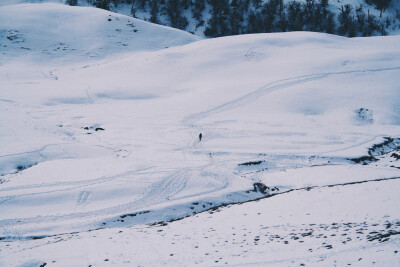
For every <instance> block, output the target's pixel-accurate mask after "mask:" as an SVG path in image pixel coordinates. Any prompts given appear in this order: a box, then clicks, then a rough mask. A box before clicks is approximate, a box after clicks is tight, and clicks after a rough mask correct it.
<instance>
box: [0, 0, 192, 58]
mask: <svg viewBox="0 0 400 267" xmlns="http://www.w3.org/2000/svg"><path fill="white" fill-rule="evenodd" d="M15 14H18V15H17V16H16V15H15ZM0 27H1V28H0V47H1V50H0V51H1V55H2V61H4V60H5V59H6V58H10V57H11V58H12V59H15V57H21V56H23V57H24V59H23V60H26V57H32V56H35V58H36V59H37V60H38V59H39V60H42V61H48V60H50V59H53V58H60V57H62V59H63V62H64V63H66V62H68V61H73V60H78V59H85V60H88V59H92V58H95V59H96V58H104V57H106V56H111V55H115V54H120V53H122V52H128V51H149V50H150V51H154V50H158V49H164V48H166V47H170V46H176V45H183V44H187V43H190V42H193V41H195V40H199V38H198V37H196V36H193V35H191V34H189V33H187V32H184V31H179V30H175V29H171V28H167V27H163V26H160V25H155V24H150V23H146V22H144V21H141V20H138V19H135V18H132V17H127V16H123V15H120V14H116V13H112V12H108V11H105V10H102V9H97V8H88V7H70V6H67V5H62V4H55V3H54V4H53V3H48V4H21V5H6V6H1V7H0ZM67 58H68V59H67ZM0 62H1V61H0ZM46 64H48V62H46Z"/></svg>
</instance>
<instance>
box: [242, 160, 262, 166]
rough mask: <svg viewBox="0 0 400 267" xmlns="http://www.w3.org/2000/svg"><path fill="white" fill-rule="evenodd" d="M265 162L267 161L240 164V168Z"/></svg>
mask: <svg viewBox="0 0 400 267" xmlns="http://www.w3.org/2000/svg"><path fill="white" fill-rule="evenodd" d="M263 162H265V160H259V161H249V162H245V163H240V164H238V165H239V166H251V165H260V164H261V163H263Z"/></svg>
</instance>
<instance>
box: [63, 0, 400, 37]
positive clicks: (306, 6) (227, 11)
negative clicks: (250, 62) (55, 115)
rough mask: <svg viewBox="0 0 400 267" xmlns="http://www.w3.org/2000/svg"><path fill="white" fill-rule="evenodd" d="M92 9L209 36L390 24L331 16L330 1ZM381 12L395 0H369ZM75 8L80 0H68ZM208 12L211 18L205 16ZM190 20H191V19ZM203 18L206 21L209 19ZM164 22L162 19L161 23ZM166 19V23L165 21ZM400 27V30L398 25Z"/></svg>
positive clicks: (381, 29) (103, 2)
mask: <svg viewBox="0 0 400 267" xmlns="http://www.w3.org/2000/svg"><path fill="white" fill-rule="evenodd" d="M87 1H88V2H89V3H91V4H92V5H94V6H96V7H98V8H103V9H107V10H109V9H110V8H112V7H118V5H121V4H128V5H130V6H131V13H132V16H134V17H135V16H136V11H137V10H141V11H145V12H147V14H149V17H148V20H149V21H151V22H153V23H162V21H163V22H164V24H167V25H168V26H172V27H174V28H178V29H182V30H186V29H187V26H188V25H189V19H192V20H194V21H195V22H196V28H197V27H201V26H204V34H205V35H206V36H209V37H219V36H227V35H237V34H245V33H262V32H286V31H314V32H325V33H331V34H339V35H343V36H350V37H353V36H371V35H374V34H381V35H386V29H387V28H388V27H389V26H390V24H391V23H392V21H391V20H390V19H387V20H386V21H383V22H382V21H381V20H380V19H378V18H376V17H375V16H373V15H371V14H369V10H366V11H365V10H363V8H362V7H361V6H360V7H357V8H354V7H352V6H350V5H344V6H342V7H341V8H340V10H337V11H336V12H332V10H335V9H332V8H330V6H329V0H306V2H297V1H295V0H292V1H290V2H287V1H286V2H284V1H283V0H264V1H263V0H87ZM365 1H366V2H367V3H369V4H373V5H375V6H376V8H378V9H379V10H380V11H381V16H382V12H383V11H384V9H385V8H387V7H388V5H389V4H390V2H391V0H365ZM66 3H68V4H70V5H76V4H77V0H66ZM206 12H209V14H206ZM190 16H191V17H192V18H189V17H190ZM205 17H207V18H208V19H207V20H205ZM160 18H163V20H162V19H160ZM166 20H167V21H168V23H166V22H165V21H166ZM399 27H400V26H399Z"/></svg>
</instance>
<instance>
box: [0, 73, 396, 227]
mask: <svg viewBox="0 0 400 267" xmlns="http://www.w3.org/2000/svg"><path fill="white" fill-rule="evenodd" d="M399 69H400V67H391V68H379V69H365V70H353V71H344V72H334V73H333V72H331V73H317V74H309V75H303V76H298V77H294V78H287V79H282V80H278V81H274V82H271V83H269V84H267V85H265V86H263V87H261V88H259V89H257V90H255V91H253V92H250V93H248V94H246V95H244V96H242V97H240V98H237V99H235V100H233V101H230V102H227V103H224V104H222V105H219V106H217V107H214V108H212V109H210V110H207V111H203V112H200V113H197V114H193V115H190V116H188V117H186V118H185V119H184V120H183V123H184V125H186V126H187V127H189V128H193V127H195V128H198V126H197V125H196V122H197V121H199V120H201V119H204V118H206V117H209V116H212V115H214V114H217V113H220V112H224V111H229V110H232V109H235V108H239V107H242V106H245V105H248V104H251V103H252V102H254V101H256V100H257V99H258V98H260V97H262V96H265V95H267V94H269V93H271V92H274V91H276V90H281V89H285V88H289V87H291V86H295V85H298V84H302V83H307V82H311V81H315V80H320V79H323V78H326V77H328V76H332V75H347V74H352V73H365V72H381V71H393V70H399ZM89 90H90V86H89V87H88V88H87V89H86V91H85V92H86V96H87V98H88V100H89V103H93V101H92V100H91V97H90V95H89V92H88V91H89ZM376 138H378V137H374V138H372V139H368V140H363V141H362V142H361V143H357V144H354V145H352V146H351V147H357V146H360V145H361V144H365V143H368V142H371V141H373V140H374V139H376ZM57 145H64V144H49V145H46V146H44V147H42V148H40V149H38V150H35V151H31V152H25V153H18V154H9V155H2V156H0V157H3V158H4V157H11V156H25V155H33V154H37V155H41V152H43V151H44V150H45V149H46V148H47V147H49V146H57ZM199 145H201V143H200V142H198V141H194V142H193V143H191V144H190V145H189V146H188V147H186V149H184V150H183V153H187V151H190V150H192V149H195V150H198V149H199V148H200V149H201V150H202V152H203V154H204V156H205V157H208V155H209V154H210V152H208V151H204V150H203V149H202V148H201V146H199ZM348 148H349V147H346V148H343V150H344V149H348ZM319 156H320V155H319ZM36 158H37V157H36ZM211 166H213V167H217V169H218V171H219V173H214V172H212V171H211V172H210V174H214V175H213V176H214V177H219V178H218V179H222V183H223V186H222V187H220V188H215V189H213V190H208V191H203V192H201V193H199V194H195V195H190V196H189V197H193V196H201V195H206V194H207V193H211V192H216V191H219V190H222V189H225V188H227V187H229V184H230V182H229V181H230V179H232V178H228V177H227V176H226V177H221V173H223V172H224V171H225V170H224V169H223V167H219V166H218V163H216V162H215V161H214V159H213V158H212V157H211V158H209V163H207V164H205V165H204V166H200V167H192V168H185V169H183V170H182V169H178V170H176V171H174V172H172V173H171V174H170V175H168V176H166V177H165V178H162V179H161V181H160V182H158V183H155V184H153V185H152V186H151V188H150V191H149V192H148V193H147V194H145V195H144V196H143V197H141V198H139V199H137V200H135V201H132V202H128V203H124V204H119V205H116V206H113V207H110V208H106V209H98V210H94V211H86V212H76V213H68V214H63V215H60V216H53V215H52V216H41V217H32V218H18V219H6V220H2V221H0V223H1V224H3V225H12V224H15V223H18V224H27V223H40V222H46V221H48V220H52V221H63V220H70V219H74V218H79V219H83V218H89V217H97V216H100V217H102V218H104V217H107V216H109V217H112V216H117V215H119V214H124V213H127V212H134V211H140V210H144V209H149V208H151V206H153V205H156V204H159V203H162V202H165V201H169V200H171V199H174V196H175V195H177V194H178V193H180V192H181V191H182V190H184V189H185V187H186V184H187V181H188V176H189V175H191V174H192V173H194V172H196V171H198V172H200V171H205V170H206V169H207V168H210V167H211ZM139 172H140V171H135V170H133V171H128V172H126V173H124V174H119V175H115V176H109V177H100V178H96V179H91V180H86V181H85V180H84V181H82V180H81V181H76V182H59V183H50V184H36V185H28V186H20V187H11V188H5V189H0V192H3V193H7V192H8V191H10V192H12V191H15V190H22V189H33V188H40V189H41V192H36V193H26V194H18V195H11V196H5V197H3V198H2V199H3V200H2V201H1V202H0V205H1V204H4V203H6V202H7V201H9V200H10V199H14V198H17V197H22V196H33V195H41V194H49V193H56V192H62V191H76V189H79V188H82V189H84V190H82V191H80V193H79V195H78V200H77V205H78V206H80V205H85V204H86V203H87V201H88V200H89V199H90V196H91V194H92V192H91V190H90V188H91V187H92V186H95V185H99V184H101V183H105V182H110V181H113V180H115V179H119V178H121V177H126V176H129V175H133V174H135V173H139ZM232 175H233V174H232ZM224 176H225V175H224ZM51 188H54V189H51ZM184 198H187V196H186V197H182V198H181V199H184ZM175 200H176V199H175ZM250 200H251V199H250ZM240 202H245V201H240Z"/></svg>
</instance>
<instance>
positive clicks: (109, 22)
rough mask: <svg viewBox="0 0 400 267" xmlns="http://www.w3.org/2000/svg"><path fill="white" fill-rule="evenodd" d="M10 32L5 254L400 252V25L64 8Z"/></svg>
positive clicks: (151, 259) (3, 171)
mask: <svg viewBox="0 0 400 267" xmlns="http://www.w3.org/2000/svg"><path fill="white" fill-rule="evenodd" d="M82 25H85V27H83V26H82ZM132 25H133V26H132ZM135 30H136V31H135ZM0 33H1V35H2V37H1V39H0V42H1V61H0V88H1V89H0V109H1V112H0V129H1V131H0V147H1V149H0V175H1V176H0V266H45V265H46V266H89V265H92V266H105V265H116V266H132V265H140V266H160V265H168V266H176V265H180V266H192V265H195V264H199V265H203V266H210V265H226V264H227V265H235V264H237V265H249V264H254V265H260V266H264V265H267V264H270V265H271V266H303V265H306V266H309V265H314V266H321V265H325V266H332V265H335V264H337V265H338V266H343V265H348V264H352V265H358V266H372V265H374V264H376V265H379V266H395V265H398V264H399V263H400V254H399V253H398V252H399V250H398V247H399V242H400V239H399V232H400V214H399V212H400V210H399V209H398V206H399V204H400V199H399V196H398V191H399V189H400V188H399V187H400V171H399V168H400V160H399V159H400V135H399V133H400V87H399V84H400V83H399V81H400V78H399V77H400V50H399V49H398V48H399V47H400V37H399V36H389V37H370V38H352V39H349V38H345V37H338V36H333V35H328V34H320V33H310V32H296V33H275V34H253V35H241V36H233V37H223V38H216V39H207V40H199V38H198V37H195V36H193V35H190V34H188V33H186V32H183V31H178V30H175V29H170V28H166V27H163V26H158V25H154V24H149V23H146V22H143V21H138V20H136V19H133V18H130V17H126V16H123V15H118V14H115V13H111V12H108V11H104V10H99V9H94V8H89V7H69V6H65V5H59V4H23V5H9V6H7V5H6V6H1V7H0ZM166 47H168V48H166ZM200 133H202V138H201V140H199V134H200ZM265 186H266V187H265ZM254 189H256V190H254ZM239 204H240V205H239ZM180 219H182V220H180Z"/></svg>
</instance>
